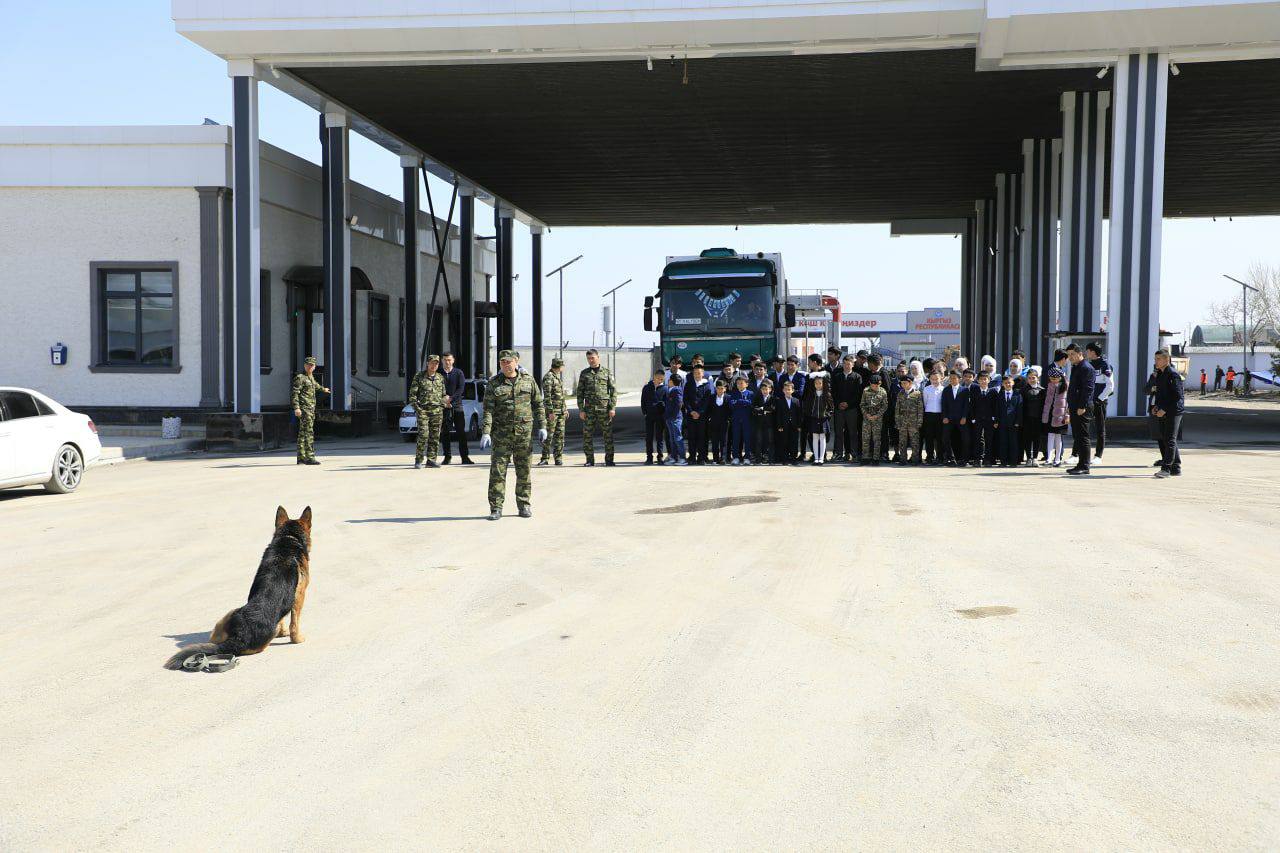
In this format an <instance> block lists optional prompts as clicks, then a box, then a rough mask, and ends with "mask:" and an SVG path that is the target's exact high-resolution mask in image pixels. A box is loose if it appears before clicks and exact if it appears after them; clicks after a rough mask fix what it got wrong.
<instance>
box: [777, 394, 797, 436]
mask: <svg viewBox="0 0 1280 853" xmlns="http://www.w3.org/2000/svg"><path fill="white" fill-rule="evenodd" d="M773 406H774V408H773V421H774V423H775V424H777V427H778V429H786V428H787V427H790V428H792V429H797V428H799V426H800V398H798V397H794V396H793V397H792V398H791V405H790V406H788V405H787V402H786V398H785V397H779V398H778V399H776V400H774V402H773Z"/></svg>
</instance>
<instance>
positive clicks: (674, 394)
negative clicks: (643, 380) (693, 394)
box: [649, 383, 684, 422]
mask: <svg viewBox="0 0 1280 853" xmlns="http://www.w3.org/2000/svg"><path fill="white" fill-rule="evenodd" d="M649 384H650V385H652V384H653V383H649ZM683 408H684V389H683V388H681V387H680V386H679V385H668V386H667V396H666V400H665V401H664V407H663V418H664V419H665V420H668V421H672V422H674V421H677V420H679V419H680V417H681V414H680V412H681V410H682V409H683Z"/></svg>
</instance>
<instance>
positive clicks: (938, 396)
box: [923, 385, 944, 415]
mask: <svg viewBox="0 0 1280 853" xmlns="http://www.w3.org/2000/svg"><path fill="white" fill-rule="evenodd" d="M943 390H944V389H943V387H942V386H941V385H938V386H933V385H926V386H925V387H924V393H923V395H924V410H925V412H927V413H933V414H936V415H940V414H942V392H943Z"/></svg>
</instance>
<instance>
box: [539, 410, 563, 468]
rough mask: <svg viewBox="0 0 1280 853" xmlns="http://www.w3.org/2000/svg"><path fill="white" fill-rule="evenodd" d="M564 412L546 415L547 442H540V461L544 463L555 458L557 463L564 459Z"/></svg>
mask: <svg viewBox="0 0 1280 853" xmlns="http://www.w3.org/2000/svg"><path fill="white" fill-rule="evenodd" d="M564 414H565V413H564V412H552V413H551V414H549V415H547V440H546V441H544V442H542V461H543V462H546V461H547V460H548V459H550V458H551V457H552V456H555V458H556V461H557V462H559V461H560V460H561V459H562V458H564Z"/></svg>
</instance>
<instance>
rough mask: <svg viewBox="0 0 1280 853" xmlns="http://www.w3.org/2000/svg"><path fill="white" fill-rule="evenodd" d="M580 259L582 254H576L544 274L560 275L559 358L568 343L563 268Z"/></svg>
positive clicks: (548, 276) (548, 275)
mask: <svg viewBox="0 0 1280 853" xmlns="http://www.w3.org/2000/svg"><path fill="white" fill-rule="evenodd" d="M580 260H582V255H578V257H576V258H574V259H573V260H572V261H565V262H564V263H563V264H561V265H560V266H558V267H556V268H555V269H553V270H552V271H551V272H549V273H547V274H546V276H545V277H546V278H551V276H553V275H558V276H560V337H558V338H557V339H556V340H558V341H560V358H562V359H563V358H564V348H565V345H566V344H567V343H568V341H566V340H565V339H564V268H565V267H567V266H569V265H570V264H575V263H577V262H578V261H580Z"/></svg>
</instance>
